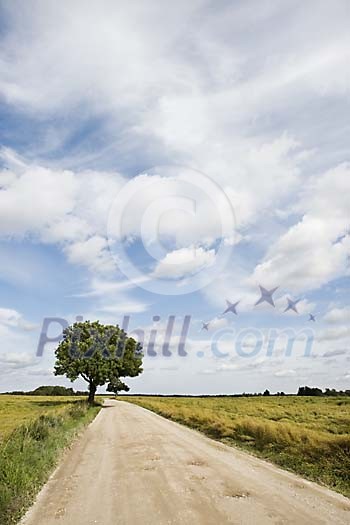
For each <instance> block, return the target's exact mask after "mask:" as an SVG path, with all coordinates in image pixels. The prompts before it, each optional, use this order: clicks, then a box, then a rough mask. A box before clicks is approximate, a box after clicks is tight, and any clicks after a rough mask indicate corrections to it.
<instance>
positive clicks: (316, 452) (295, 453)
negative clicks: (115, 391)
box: [123, 396, 350, 496]
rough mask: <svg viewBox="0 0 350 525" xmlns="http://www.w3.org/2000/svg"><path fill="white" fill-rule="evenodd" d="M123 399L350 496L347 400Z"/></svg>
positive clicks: (349, 399)
mask: <svg viewBox="0 0 350 525" xmlns="http://www.w3.org/2000/svg"><path fill="white" fill-rule="evenodd" d="M123 398H124V397H123ZM125 399H126V400H127V401H130V402H133V403H136V404H139V405H142V406H143V407H145V408H148V409H150V410H153V411H155V412H157V413H158V414H161V415H163V416H164V417H167V418H169V419H172V420H174V421H178V422H180V423H183V424H185V425H187V426H190V427H192V428H195V429H197V430H200V431H202V432H204V433H205V434H207V435H208V436H210V437H212V438H214V439H218V440H221V441H224V442H226V443H228V444H238V445H239V446H241V447H243V448H245V449H248V450H249V451H252V452H254V453H256V454H257V455H259V456H261V457H264V458H267V459H269V460H271V461H273V462H275V463H277V464H279V465H281V466H283V467H284V468H287V469H290V470H292V471H294V472H297V473H299V474H301V475H303V476H305V477H307V478H309V479H312V480H315V481H318V482H319V483H323V484H326V485H328V486H330V487H332V488H334V489H335V490H338V491H340V492H342V493H343V494H346V495H348V496H350V398H345V397H339V398H338V397H334V398H333V397H329V398H324V397H322V398H317V397H305V398H304V397H296V396H295V397H290V396H288V397H287V396H286V397H269V398H266V397H254V398H244V397H241V398H160V397H158V398H157V397H142V396H138V397H131V396H130V397H127V396H125Z"/></svg>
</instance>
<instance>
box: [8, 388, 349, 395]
mask: <svg viewBox="0 0 350 525" xmlns="http://www.w3.org/2000/svg"><path fill="white" fill-rule="evenodd" d="M4 394H11V395H13V396H87V395H89V392H86V391H80V390H77V391H74V390H73V388H66V387H65V386H39V387H38V388H36V389H35V390H31V391H29V392H23V391H14V392H2V395H4ZM102 395H103V394H102ZM119 395H121V396H122V395H128V396H143V397H203V398H205V397H258V396H295V394H285V393H284V392H276V393H275V394H271V392H270V391H269V390H265V391H264V392H255V393H253V394H251V393H247V392H243V394H214V395H211V394H198V395H186V394H119ZM296 395H297V396H350V390H335V388H326V389H325V390H324V391H322V390H321V389H320V388H317V387H310V386H301V387H299V390H298V392H297V394H296Z"/></svg>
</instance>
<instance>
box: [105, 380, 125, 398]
mask: <svg viewBox="0 0 350 525" xmlns="http://www.w3.org/2000/svg"><path fill="white" fill-rule="evenodd" d="M123 390H124V391H125V392H129V390H130V388H129V387H128V385H126V384H125V383H123V381H121V379H119V377H115V378H114V379H113V380H112V381H111V382H110V383H108V385H107V392H113V393H114V394H115V395H116V396H117V395H118V394H119V392H122V391H123Z"/></svg>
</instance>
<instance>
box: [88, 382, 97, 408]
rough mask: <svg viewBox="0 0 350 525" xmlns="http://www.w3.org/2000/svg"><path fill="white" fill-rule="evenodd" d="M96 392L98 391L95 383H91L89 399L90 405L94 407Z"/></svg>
mask: <svg viewBox="0 0 350 525" xmlns="http://www.w3.org/2000/svg"><path fill="white" fill-rule="evenodd" d="M96 390H97V387H96V385H95V384H94V383H89V398H88V402H89V405H93V404H94V403H95V394H96Z"/></svg>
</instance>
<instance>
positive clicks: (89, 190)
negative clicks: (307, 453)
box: [0, 0, 350, 394]
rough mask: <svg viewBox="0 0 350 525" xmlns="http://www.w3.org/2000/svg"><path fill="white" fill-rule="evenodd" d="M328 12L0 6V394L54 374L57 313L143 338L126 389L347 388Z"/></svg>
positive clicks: (342, 101) (349, 258)
mask: <svg viewBox="0 0 350 525" xmlns="http://www.w3.org/2000/svg"><path fill="white" fill-rule="evenodd" d="M349 19H350V4H349V2H348V1H347V0H335V1H333V2H328V1H326V0H310V1H309V2H303V1H299V0H283V1H282V0H276V1H274V2H271V1H267V0H251V1H250V2H246V1H243V0H242V1H240V0H237V1H235V2H228V1H226V0H215V2H214V1H204V0H186V1H182V0H179V1H177V2H166V3H164V2H161V1H160V0H147V1H143V0H140V1H138V2H127V1H124V0H121V1H118V2H114V1H110V0H101V1H100V2H89V3H88V5H87V4H86V2H85V1H82V0H76V1H75V2H69V1H68V0H67V1H66V0H62V1H61V2H56V1H53V0H45V1H44V0H32V1H31V2H22V1H17V0H11V1H10V0H0V143H1V148H0V334H1V346H0V391H9V390H25V389H31V388H35V387H37V386H39V385H41V384H48V385H49V384H62V385H66V386H70V383H69V381H68V380H66V379H65V378H64V377H54V376H53V372H52V370H53V364H54V349H55V346H57V340H58V338H59V336H60V333H61V331H62V326H63V325H64V323H72V322H74V321H75V320H76V318H77V317H79V316H80V317H79V319H81V318H82V319H84V320H96V319H98V320H100V322H103V323H113V324H119V325H122V324H123V323H124V326H127V331H128V333H130V335H132V336H134V337H135V338H138V339H139V340H140V341H143V345H144V354H145V355H144V373H143V374H142V375H141V376H139V377H137V378H133V379H129V380H127V381H126V382H127V383H128V384H129V386H130V387H131V392H133V393H136V392H140V393H178V394H186V393H187V394H217V393H225V394H229V393H240V392H258V391H262V390H264V389H265V388H268V389H270V391H271V392H277V391H285V392H291V393H292V392H296V391H297V389H298V387H299V386H301V385H306V384H307V385H310V386H319V387H321V388H325V387H330V388H333V387H334V388H338V389H347V388H349V385H350V381H349V380H350V305H349V300H348V298H349V291H350V281H349V274H350V271H349V268H350V266H349V264H350V206H349V202H350V201H349V196H350V164H349V161H350V159H349V147H348V144H349V132H350V124H349V122H350V119H349V116H350V67H349V64H350V35H349V30H348V28H349ZM261 287H262V288H261ZM275 288H276V290H275V291H274V292H273V293H272V291H273V290H274V289H275ZM264 290H265V291H264ZM266 291H267V292H271V293H270V294H268V293H267V292H266ZM227 301H229V303H227ZM230 303H232V304H234V305H235V304H236V303H238V304H237V305H236V307H235V308H231V310H229V311H227V312H226V313H224V312H225V310H226V309H227V306H230ZM257 303H258V304H257ZM288 305H289V308H288ZM310 314H312V316H313V317H311V316H310ZM54 319H56V320H55V321H54ZM313 319H314V320H313ZM172 325H173V328H172V333H171V334H169V330H170V327H171V326H172ZM167 333H168V335H167ZM40 336H41V338H42V342H43V341H44V342H45V343H46V341H48V342H47V344H45V345H44V346H43V347H41V351H40V348H39V351H38V343H39V340H40ZM167 337H168V339H169V341H168V342H169V351H170V352H171V355H164V354H167V352H164V341H166V340H167ZM50 339H51V340H53V341H51V342H49V340H50ZM179 349H180V351H179ZM38 354H41V355H38ZM183 354H186V355H183ZM73 386H74V387H75V388H77V389H82V388H85V387H86V385H85V383H84V381H82V380H81V381H80V380H78V381H76V382H75V383H74V385H73Z"/></svg>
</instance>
